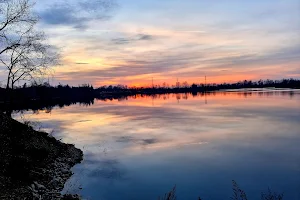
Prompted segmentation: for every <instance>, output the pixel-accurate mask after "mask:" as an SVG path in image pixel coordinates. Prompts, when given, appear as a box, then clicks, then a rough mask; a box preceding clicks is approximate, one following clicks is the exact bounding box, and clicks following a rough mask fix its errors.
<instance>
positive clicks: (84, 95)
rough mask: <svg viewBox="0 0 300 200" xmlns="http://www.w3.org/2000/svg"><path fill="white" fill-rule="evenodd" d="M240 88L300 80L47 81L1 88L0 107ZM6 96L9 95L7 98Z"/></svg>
mask: <svg viewBox="0 0 300 200" xmlns="http://www.w3.org/2000/svg"><path fill="white" fill-rule="evenodd" d="M241 88H300V80H296V79H282V80H259V81H247V80H245V81H240V82H237V83H222V84H195V83H194V84H192V85H188V84H182V86H180V85H179V84H178V85H177V86H173V87H168V86H165V85H164V86H162V87H161V86H153V87H128V86H126V85H116V86H112V85H110V86H102V87H99V88H96V89H94V87H93V86H92V85H89V84H83V85H81V86H78V87H73V86H72V87H71V86H69V85H61V84H59V85H58V86H51V85H49V84H48V83H44V84H33V85H31V86H29V87H28V86H27V85H26V84H24V85H23V86H22V87H18V88H14V89H13V90H11V89H10V90H7V89H4V88H0V110H4V109H5V108H6V109H7V105H8V104H7V101H11V102H9V105H10V106H11V107H12V108H11V109H12V110H24V109H31V110H38V109H41V108H42V109H46V110H50V111H51V109H52V107H53V106H59V107H63V106H68V105H72V104H75V103H81V104H84V105H91V104H93V103H94V98H96V99H99V100H104V101H106V100H113V99H118V100H126V99H127V97H128V96H135V95H138V94H140V95H146V96H147V95H149V96H152V95H159V94H170V93H175V94H178V93H191V94H192V95H197V94H198V93H204V92H210V91H217V90H224V89H241ZM8 96H12V97H10V98H8Z"/></svg>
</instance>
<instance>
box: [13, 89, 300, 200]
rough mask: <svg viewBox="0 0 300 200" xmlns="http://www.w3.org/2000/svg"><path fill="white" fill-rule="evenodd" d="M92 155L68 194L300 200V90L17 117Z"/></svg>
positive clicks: (174, 97) (167, 98)
mask: <svg viewBox="0 0 300 200" xmlns="http://www.w3.org/2000/svg"><path fill="white" fill-rule="evenodd" d="M14 117H15V118H16V119H18V120H19V121H24V120H31V121H34V122H35V123H34V125H35V126H36V128H40V129H42V130H46V131H48V132H51V134H53V136H55V137H56V138H58V139H61V140H62V141H64V142H67V143H72V144H75V146H76V147H78V148H80V149H82V150H83V151H84V160H83V162H82V163H81V164H79V165H77V166H75V167H74V168H73V172H74V175H73V177H72V178H71V179H70V180H69V181H68V182H67V184H66V186H65V191H64V192H73V193H79V194H81V195H82V196H83V197H84V198H87V199H91V200H119V199H128V200H141V199H143V200H154V199H157V198H158V196H162V195H164V194H165V193H166V192H168V191H170V190H171V189H172V187H174V186H175V185H176V189H177V193H176V194H177V199H179V200H181V199H182V200H184V199H191V200H193V199H194V200H196V199H198V197H201V199H203V200H220V199H222V200H223V199H230V197H231V196H232V184H231V181H232V180H235V181H236V182H237V183H238V184H239V186H240V187H241V188H242V189H243V190H245V192H246V194H247V196H248V199H260V196H261V192H264V191H266V190H267V189H268V188H270V189H271V190H272V191H275V192H278V193H284V199H287V200H299V199H300V90H293V91H289V90H285V91H283V90H265V91H246V92H245V91H239V92H237V91H236V92H216V93H207V94H197V95H192V94H166V95H155V96H141V95H139V96H134V97H128V98H126V99H121V100H107V101H101V100H95V102H94V104H93V105H91V106H86V105H79V104H75V105H71V106H68V107H63V108H59V107H54V108H53V109H52V110H49V109H48V110H39V111H35V112H33V111H24V112H23V114H20V113H15V114H14Z"/></svg>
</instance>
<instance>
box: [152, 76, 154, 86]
mask: <svg viewBox="0 0 300 200" xmlns="http://www.w3.org/2000/svg"><path fill="white" fill-rule="evenodd" d="M152 89H154V83H153V77H152Z"/></svg>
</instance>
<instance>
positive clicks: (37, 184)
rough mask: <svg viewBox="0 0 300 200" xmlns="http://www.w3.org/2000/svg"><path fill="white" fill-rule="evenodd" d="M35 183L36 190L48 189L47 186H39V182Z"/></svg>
mask: <svg viewBox="0 0 300 200" xmlns="http://www.w3.org/2000/svg"><path fill="white" fill-rule="evenodd" d="M33 183H34V185H35V186H36V188H37V189H38V190H46V187H45V186H43V185H42V184H39V183H38V182H36V181H35V182H33Z"/></svg>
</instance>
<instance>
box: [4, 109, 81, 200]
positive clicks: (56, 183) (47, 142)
mask: <svg viewBox="0 0 300 200" xmlns="http://www.w3.org/2000/svg"><path fill="white" fill-rule="evenodd" d="M82 158H83V153H82V151H81V150H79V149H77V148H75V147H74V145H71V144H64V143H62V142H60V141H58V140H56V139H55V138H53V137H51V136H49V135H48V134H47V133H44V132H37V131H35V130H33V129H32V127H30V126H27V125H24V124H22V123H19V122H17V121H16V120H14V119H12V118H10V117H7V116H5V115H3V114H1V113H0V199H1V200H6V199H7V200H12V199H16V200H19V199H22V200H24V199H27V200H29V199H33V200H35V199H43V200H61V199H78V197H77V196H72V195H65V196H62V195H61V194H60V191H62V189H63V187H64V184H65V182H66V181H67V180H68V179H69V178H70V176H71V175H72V172H71V168H72V167H73V166H74V165H75V164H77V163H80V162H81V160H82Z"/></svg>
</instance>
